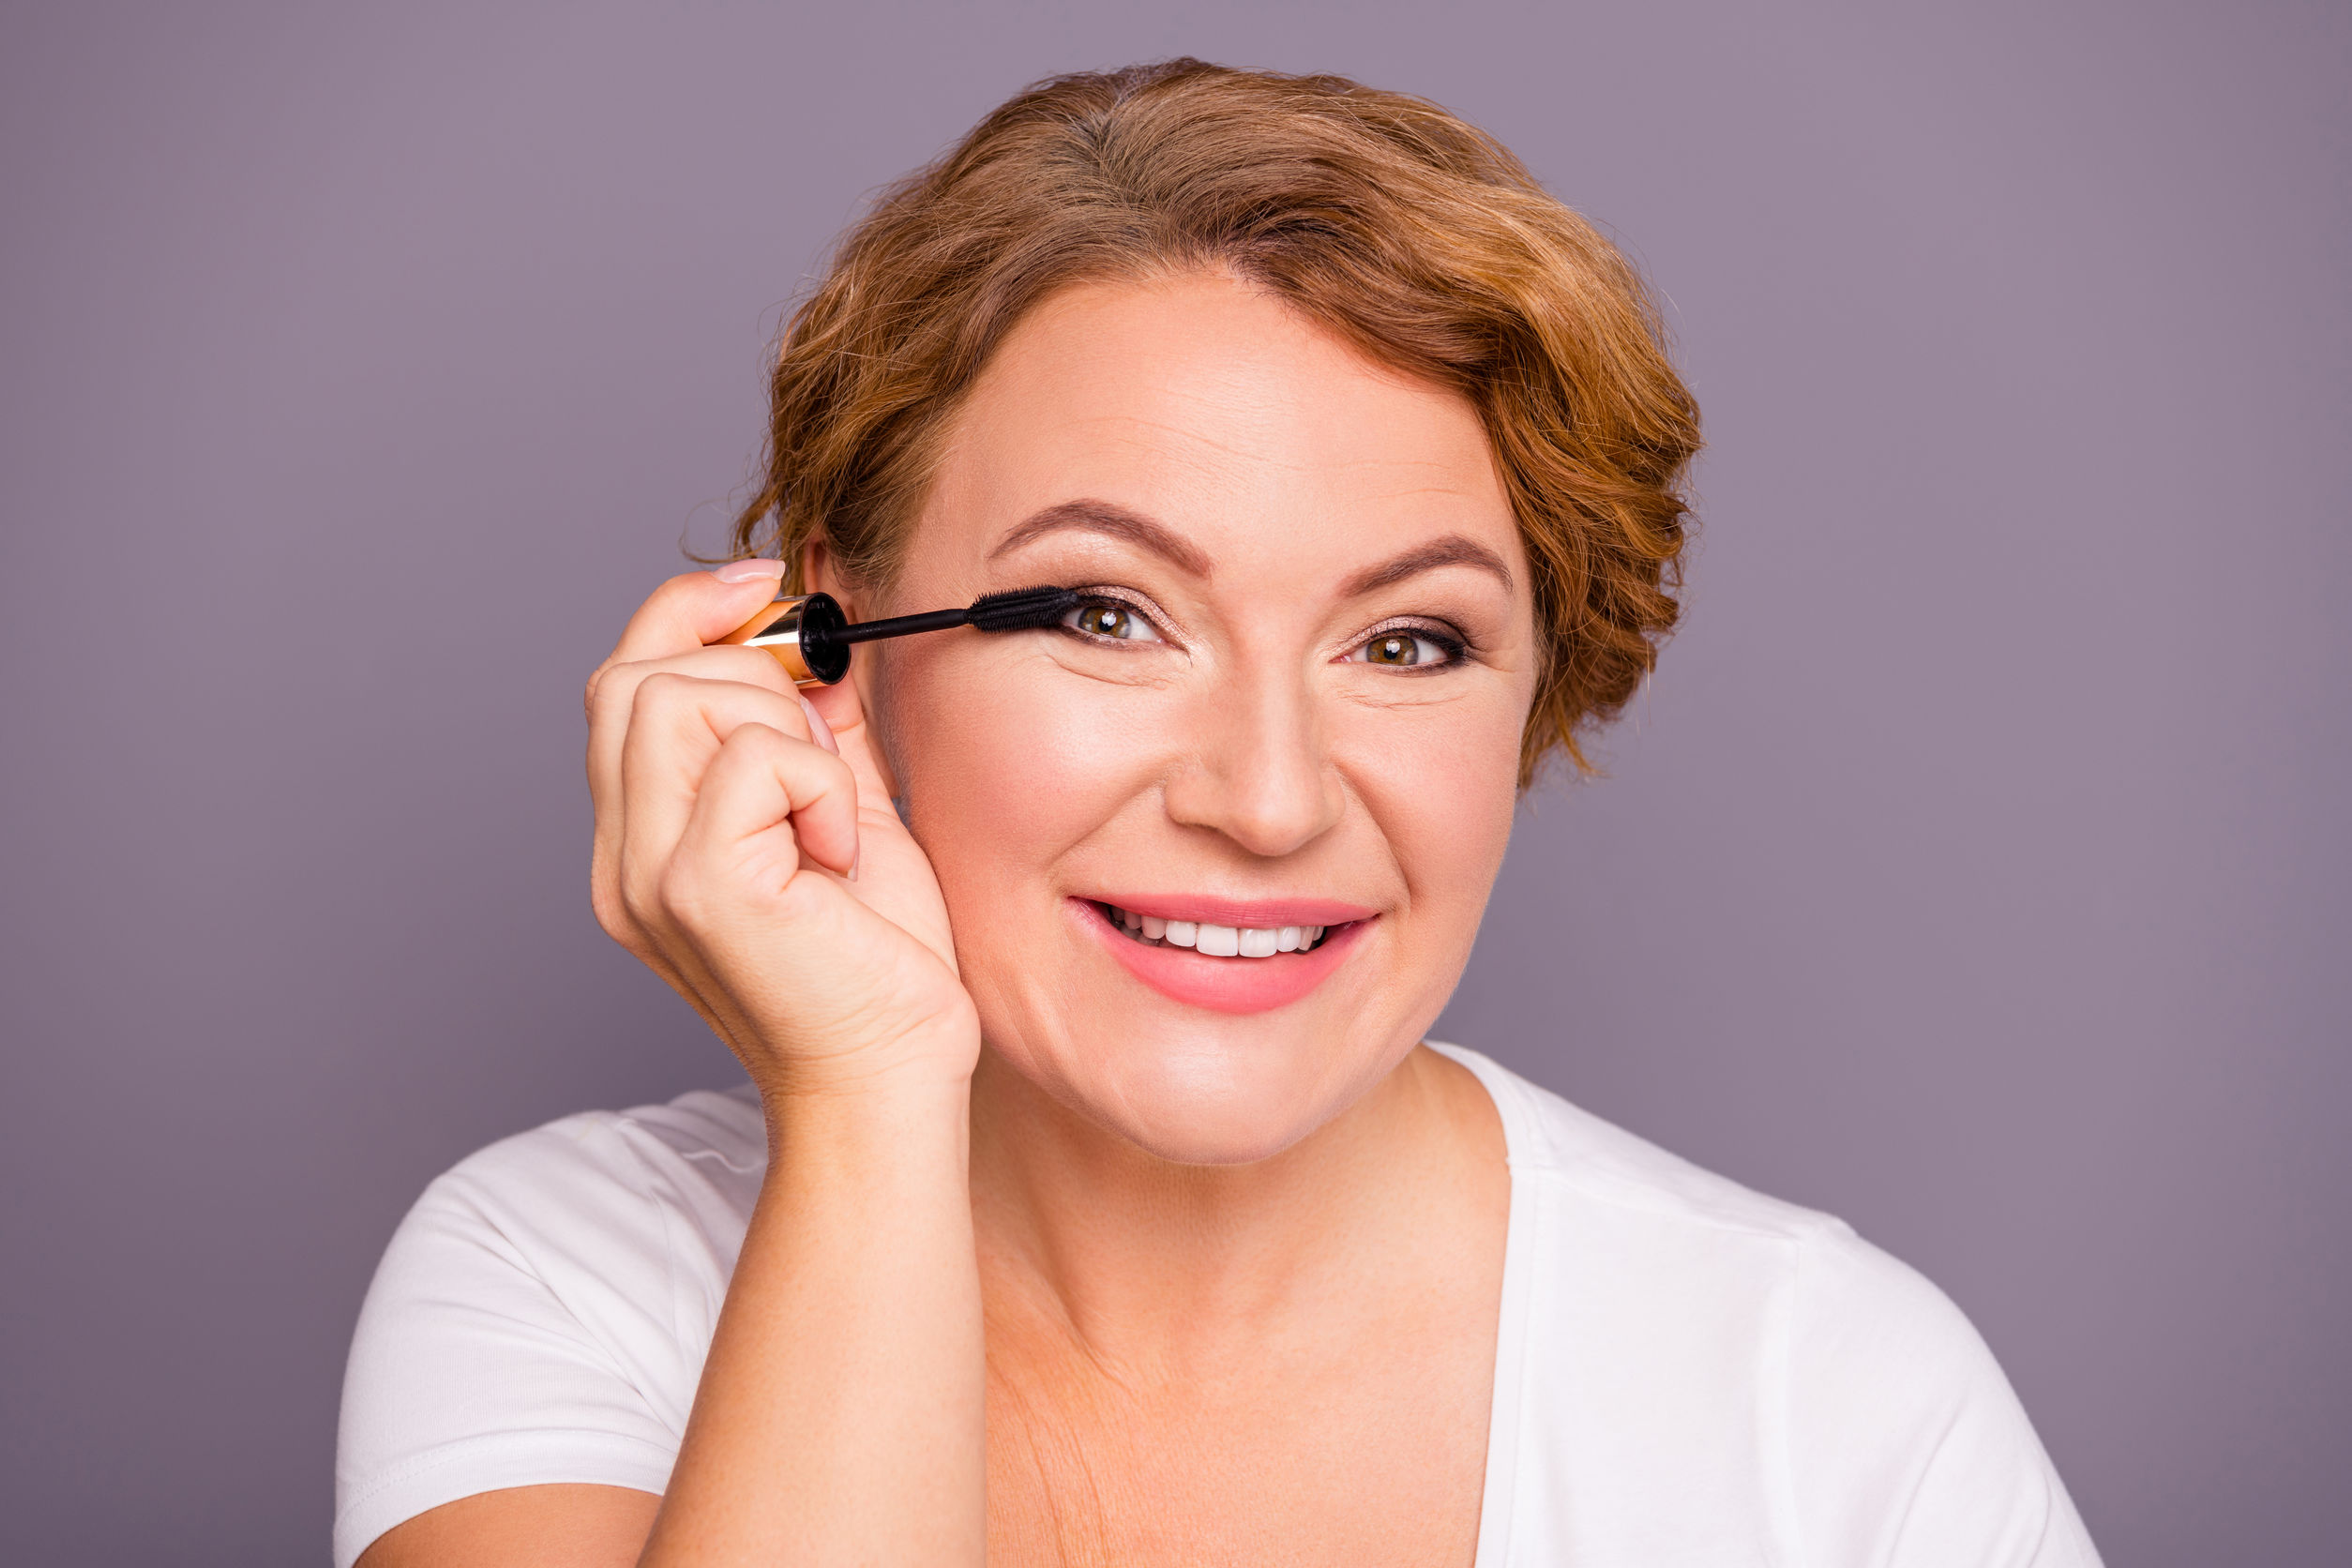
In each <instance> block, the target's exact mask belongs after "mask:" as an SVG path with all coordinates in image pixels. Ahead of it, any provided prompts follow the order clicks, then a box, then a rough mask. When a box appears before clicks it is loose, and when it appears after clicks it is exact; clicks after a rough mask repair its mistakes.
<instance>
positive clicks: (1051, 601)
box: [968, 588, 1078, 631]
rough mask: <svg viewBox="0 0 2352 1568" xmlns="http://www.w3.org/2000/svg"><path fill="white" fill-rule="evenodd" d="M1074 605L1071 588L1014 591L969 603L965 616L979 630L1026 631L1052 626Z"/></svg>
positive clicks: (1074, 608) (1074, 599) (1073, 595)
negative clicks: (970, 606) (969, 618)
mask: <svg viewBox="0 0 2352 1568" xmlns="http://www.w3.org/2000/svg"><path fill="white" fill-rule="evenodd" d="M1077 608H1078V590H1077V589H1075V588H1015V589H1013V590H1011V591H1010V592H1008V593H1003V594H989V595H987V596H984V597H981V598H977V599H974V600H972V609H971V610H970V611H968V613H969V614H970V616H971V618H972V619H971V624H972V626H977V627H979V628H980V629H981V630H982V631H1027V630H1029V629H1030V628H1032V627H1033V626H1051V625H1053V623H1054V622H1056V621H1059V620H1060V619H1062V617H1063V616H1064V615H1067V614H1068V613H1069V612H1070V611H1073V610H1076V609H1077Z"/></svg>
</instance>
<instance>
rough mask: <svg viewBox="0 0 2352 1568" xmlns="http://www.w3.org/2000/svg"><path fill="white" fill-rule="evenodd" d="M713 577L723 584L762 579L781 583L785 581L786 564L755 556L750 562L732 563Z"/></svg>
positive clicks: (721, 568) (713, 574)
mask: <svg viewBox="0 0 2352 1568" xmlns="http://www.w3.org/2000/svg"><path fill="white" fill-rule="evenodd" d="M711 575H712V576H713V577H715V578H716V579H718V580H719V581H721V582H752V581H756V580H759V579H761V578H765V579H767V580H769V581H770V582H781V581H783V580H784V563H783V562H781V561H768V560H762V559H761V558H760V557H758V556H754V557H752V558H751V559H750V560H748V561H730V562H728V563H727V565H723V566H721V567H719V568H718V570H716V571H715V572H713V573H712V574H711Z"/></svg>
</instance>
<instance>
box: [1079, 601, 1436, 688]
mask: <svg viewBox="0 0 2352 1568" xmlns="http://www.w3.org/2000/svg"><path fill="white" fill-rule="evenodd" d="M1078 609H1079V610H1081V611H1085V610H1122V611H1126V612H1127V613H1128V614H1130V615H1134V616H1137V617H1138V618H1140V619H1141V620H1142V621H1143V622H1144V624H1145V625H1147V626H1150V627H1151V628H1152V629H1153V631H1154V632H1156V633H1157V634H1158V635H1159V637H1160V639H1161V640H1162V641H1163V642H1166V641H1173V639H1171V638H1169V637H1168V628H1167V627H1166V626H1162V625H1160V623H1159V622H1158V620H1156V619H1155V618H1154V617H1153V615H1152V614H1151V613H1150V612H1149V611H1146V610H1145V609H1144V608H1143V606H1142V605H1141V604H1139V603H1138V602H1137V601H1136V600H1134V599H1131V598H1128V597H1127V596H1124V595H1123V594H1117V593H1112V592H1109V591H1107V590H1103V589H1090V590H1088V591H1086V592H1084V593H1082V594H1081V595H1080V596H1079V597H1078ZM1061 629H1062V630H1063V631H1064V632H1066V633H1068V634H1069V635H1070V636H1072V637H1075V638H1078V640H1080V641H1085V642H1095V643H1105V642H1128V641H1142V640H1141V639H1136V638H1123V637H1105V636H1103V635H1102V634H1101V633H1099V632H1090V631H1083V630H1080V629H1079V628H1078V627H1077V626H1063V627H1062V628H1061ZM1398 634H1404V635H1408V636H1411V637H1416V638H1419V639H1421V640H1422V641H1425V642H1429V643H1433V644H1435V645H1436V646H1437V647H1438V649H1439V650H1440V652H1442V653H1443V654H1444V656H1445V657H1444V659H1443V661H1442V662H1440V663H1437V664H1418V665H1405V666H1399V667H1397V669H1396V671H1395V672H1396V673H1398V674H1412V675H1434V674H1436V673H1437V672H1438V671H1441V670H1454V669H1458V668H1459V667H1460V666H1461V665H1463V664H1464V663H1466V662H1468V660H1469V656H1470V640H1469V639H1468V638H1466V637H1464V636H1463V635H1462V634H1461V633H1460V632H1458V631H1456V630H1455V629H1454V628H1453V627H1452V626H1445V625H1442V624H1440V623H1434V622H1429V621H1416V620H1410V619H1406V620H1396V621H1383V622H1381V623H1380V625H1379V626H1373V627H1371V628H1370V629H1369V630H1367V631H1366V632H1364V635H1363V636H1361V637H1359V638H1357V639H1356V640H1355V641H1354V642H1352V643H1350V644H1349V648H1348V653H1347V655H1346V656H1347V657H1349V658H1350V659H1352V657H1353V656H1354V655H1356V654H1357V653H1360V652H1362V651H1363V650H1364V648H1365V647H1367V646H1369V645H1370V644H1371V643H1372V642H1373V641H1377V640H1378V639H1380V638H1382V637H1391V636H1395V635H1398ZM1364 662H1365V663H1369V662H1370V661H1369V660H1365V661H1364Z"/></svg>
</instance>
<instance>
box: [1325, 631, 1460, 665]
mask: <svg viewBox="0 0 2352 1568" xmlns="http://www.w3.org/2000/svg"><path fill="white" fill-rule="evenodd" d="M1397 636H1406V637H1414V638H1418V639H1420V640H1421V641H1424V642H1429V643H1433V644H1435V645H1436V646H1437V647H1438V649H1439V650H1440V652H1442V653H1443V654H1444V655H1445V657H1444V659H1443V661H1442V662H1440V663H1437V664H1412V665H1403V666H1399V667H1397V668H1396V669H1395V671H1393V672H1394V673H1395V674H1399V675H1434V674H1436V673H1438V671H1441V670H1458V669H1460V668H1461V667H1462V666H1463V665H1464V664H1466V663H1468V662H1469V659H1470V640H1469V639H1468V638H1466V637H1464V636H1463V635H1462V634H1461V633H1460V632H1458V631H1455V629H1454V628H1453V627H1452V626H1445V625H1443V624H1441V623H1436V622H1430V621H1414V620H1402V621H1383V622H1381V623H1380V625H1379V626H1374V627H1373V628H1372V629H1371V630H1369V631H1367V632H1365V633H1364V635H1363V636H1362V637H1359V638H1357V639H1356V641H1355V642H1354V643H1353V644H1352V645H1351V646H1350V647H1349V649H1348V654H1347V656H1348V657H1349V659H1350V660H1352V659H1354V657H1355V656H1356V655H1357V654H1359V653H1361V652H1362V651H1364V649H1365V648H1368V647H1370V646H1371V645H1372V644H1373V643H1375V642H1377V641H1380V639H1381V638H1383V637H1397ZM1363 662H1364V663H1366V664H1369V663H1371V660H1369V659H1365V660H1364V661H1363Z"/></svg>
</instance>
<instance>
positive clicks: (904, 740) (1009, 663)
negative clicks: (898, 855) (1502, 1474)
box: [887, 657, 1153, 945]
mask: <svg viewBox="0 0 2352 1568" xmlns="http://www.w3.org/2000/svg"><path fill="white" fill-rule="evenodd" d="M1043 663H1044V661H1043V660H1041V659H1036V658H1034V657H1032V658H1030V659H1020V658H1014V659H994V658H990V659H958V660H954V661H949V660H944V659H930V660H911V661H909V663H908V665H907V666H906V667H905V668H903V669H902V670H900V671H893V678H892V682H891V685H890V687H889V690H888V694H887V701H888V702H889V704H890V708H891V716H892V724H891V731H892V738H893V746H892V750H893V753H894V756H895V758H896V760H897V763H898V766H899V771H900V781H901V788H903V789H904V790H905V791H906V793H907V797H908V799H909V800H910V801H911V803H912V816H913V821H914V825H915V830H916V832H917V834H918V835H919V836H920V837H921V838H922V839H923V843H924V848H925V850H926V851H927V852H928V853H929V855H930V857H931V861H932V865H933V867H934V868H935V869H936V870H937V871H938V873H939V877H940V883H941V888H942V891H943V892H944V893H945V894H946V896H947V899H948V909H949V912H950V914H951V915H953V916H956V917H957V918H958V920H959V921H960V920H961V919H962V918H963V917H964V916H966V915H967V914H970V915H971V916H972V917H974V918H975V919H979V920H982V921H983V922H984V923H986V922H987V921H988V912H989V911H990V910H991V909H992V908H995V907H996V906H997V901H1001V900H1008V899H1009V900H1012V901H1014V902H1017V903H1018V902H1021V901H1024V900H1031V899H1034V900H1038V901H1043V900H1045V899H1046V898H1047V897H1048V896H1049V895H1051V892H1052V890H1051V887H1050V884H1049V882H1048V879H1047V877H1046V873H1047V872H1048V870H1049V869H1050V868H1051V867H1052V865H1053V863H1054V861H1055V859H1056V857H1057V856H1059V855H1060V854H1062V853H1063V852H1065V851H1067V850H1068V849H1069V848H1071V847H1072V846H1073V845H1075V844H1078V843H1079V842H1080V841H1082V840H1083V839H1085V838H1086V837H1087V836H1088V835H1089V834H1091V833H1093V832H1094V831H1095V830H1096V829H1098V828H1100V827H1101V826H1102V825H1103V824H1104V823H1105V822H1108V821H1109V820H1110V819H1111V818H1112V817H1114V816H1116V815H1117V814H1118V813H1119V811H1120V810H1121V808H1122V807H1123V806H1125V805H1126V804H1127V803H1128V802H1130V801H1132V800H1134V799H1135V798H1136V796H1137V795H1138V792H1141V791H1142V790H1144V789H1145V788H1147V787H1148V785H1149V783H1150V781H1151V776H1152V767H1153V761H1152V759H1151V758H1150V756H1149V755H1148V753H1147V751H1146V749H1145V747H1144V746H1143V745H1142V744H1141V743H1142V740H1143V738H1144V737H1145V736H1146V735H1147V734H1148V733H1149V732H1150V731H1151V730H1152V729H1153V726H1151V725H1149V724H1147V723H1145V722H1143V721H1142V714H1141V710H1142V709H1144V708H1146V707H1148V706H1149V704H1148V703H1147V702H1139V701H1137V696H1138V694H1137V693H1136V692H1134V691H1133V690H1131V689H1127V688H1122V687H1117V686H1107V685H1104V684H1102V683H1096V682H1087V681H1079V680H1075V679H1073V678H1071V677H1070V676H1068V675H1067V674H1066V673H1065V672H1064V671H1060V670H1058V669H1055V668H1052V667H1051V666H1049V665H1048V666H1046V667H1045V668H1039V667H1038V666H1039V665H1040V664H1043ZM1033 917H1034V912H1033V911H1031V912H1026V913H1025V915H1024V918H1033ZM957 935H958V945H962V944H963V938H964V932H963V931H962V929H961V927H960V926H959V928H958V933H957Z"/></svg>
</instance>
